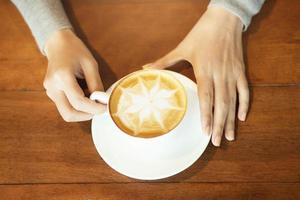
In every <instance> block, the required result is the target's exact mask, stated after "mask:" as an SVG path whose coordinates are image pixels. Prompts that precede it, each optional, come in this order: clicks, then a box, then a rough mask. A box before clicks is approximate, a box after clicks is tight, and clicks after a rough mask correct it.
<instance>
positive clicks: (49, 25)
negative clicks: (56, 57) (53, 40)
mask: <svg viewBox="0 0 300 200" xmlns="http://www.w3.org/2000/svg"><path fill="white" fill-rule="evenodd" d="M11 1H12V2H13V3H14V4H15V5H16V7H17V8H18V10H19V11H20V13H21V14H22V16H23V17H24V19H25V21H26V23H27V24H28V26H29V27H30V29H31V32H32V34H33V36H34V38H35V40H36V42H37V44H38V46H39V48H40V50H41V52H42V53H43V54H44V48H45V43H46V41H47V39H48V38H49V36H50V35H51V34H52V33H53V32H55V31H57V30H60V29H65V28H72V26H71V24H70V22H69V20H68V18H67V16H66V14H65V11H64V9H63V6H62V4H61V1H60V0H11Z"/></svg>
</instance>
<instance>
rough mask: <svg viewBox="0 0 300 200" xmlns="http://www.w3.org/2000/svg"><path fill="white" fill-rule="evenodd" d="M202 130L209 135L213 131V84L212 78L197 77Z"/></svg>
mask: <svg viewBox="0 0 300 200" xmlns="http://www.w3.org/2000/svg"><path fill="white" fill-rule="evenodd" d="M197 85H198V95H199V102H200V111H201V119H202V120H201V124H202V130H203V132H204V133H205V134H207V135H209V134H210V133H211V129H212V105H213V83H212V80H211V79H210V77H207V76H202V77H197Z"/></svg>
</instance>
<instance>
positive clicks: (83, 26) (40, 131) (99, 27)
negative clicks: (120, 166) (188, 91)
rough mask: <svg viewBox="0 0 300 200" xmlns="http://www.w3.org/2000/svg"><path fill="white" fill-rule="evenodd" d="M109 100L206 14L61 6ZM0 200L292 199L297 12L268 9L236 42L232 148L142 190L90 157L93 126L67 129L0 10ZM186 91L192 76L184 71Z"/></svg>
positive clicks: (299, 128)
mask: <svg viewBox="0 0 300 200" xmlns="http://www.w3.org/2000/svg"><path fill="white" fill-rule="evenodd" d="M64 4H65V7H66V10H67V12H68V15H69V17H70V19H71V21H72V23H73V24H74V27H75V29H76V31H77V32H78V33H79V35H80V36H81V37H82V38H83V40H84V41H85V42H86V43H87V44H88V46H89V47H90V48H91V49H92V51H93V53H94V55H95V57H96V59H97V60H98V62H99V64H100V66H101V74H102V77H103V81H104V85H105V87H106V88H108V87H109V86H110V85H111V84H112V83H113V82H115V81H116V80H117V79H119V78H120V77H122V76H124V75H126V74H128V73H129V72H132V71H135V70H137V69H139V68H140V66H141V65H143V64H145V63H148V62H151V61H153V60H155V59H157V58H159V57H161V56H163V55H164V54H165V53H167V52H168V51H169V50H171V49H172V48H174V47H175V46H176V44H178V43H179V42H180V40H181V39H182V38H183V37H184V36H185V35H186V34H187V32H188V31H189V30H190V29H191V27H192V26H193V25H194V24H195V22H196V21H197V19H198V18H199V17H200V16H201V14H202V13H203V12H204V10H205V8H206V6H207V1H200V0H160V1H159V0H142V1H140V0H98V1H97V0H88V1H80V0H72V1H71V0H70V1H65V3H64ZM0 19H1V28H0V132H1V133H0V184H1V185H0V199H5V200H7V199H22V200H24V199H85V200H87V199H90V200H95V199H101V200H103V199H122V200H127V199H129V200H131V199H159V200H160V199H230V200H232V199H257V200H260V199H264V200H266V199H272V200H274V199H292V200H296V199H300V183H299V182H300V28H299V27H300V26H299V25H300V4H299V1H298V0H290V1H283V0H282V1H279V0H278V1H275V0H268V1H267V2H266V3H265V5H264V7H263V9H262V10H261V13H260V14H259V15H258V16H256V17H255V18H254V19H253V22H252V25H251V27H250V28H249V30H248V31H247V32H246V33H244V37H243V38H244V50H245V62H246V65H247V75H248V78H249V81H250V85H251V109H250V113H249V117H248V119H247V121H246V122H244V123H240V122H239V123H238V125H237V140H236V141H235V142H227V141H223V143H222V147H221V148H214V147H213V146H212V145H211V144H210V145H209V146H208V148H207V150H206V151H205V153H204V154H203V155H202V157H201V158H200V159H199V160H198V161H197V162H196V163H195V164H194V165H192V166H191V167H190V168H189V169H187V170H185V171H184V172H182V173H180V174H178V175H176V176H174V177H171V178H167V179H164V180H159V181H151V182H148V181H138V180H134V179H130V178H127V177H125V176H122V175H120V174H118V173H117V172H115V171H114V170H112V169H111V168H110V167H109V166H108V165H107V164H105V163H104V161H103V160H102V159H101V158H100V157H99V156H98V154H97V152H96V149H95V147H94V145H93V142H92V138H91V133H90V122H84V123H65V122H64V121H63V120H62V119H61V117H60V116H59V115H58V113H57V111H56V108H55V106H54V104H53V103H52V102H51V101H50V100H49V99H48V98H47V96H46V95H45V92H44V89H43V86H42V81H43V77H44V73H45V70H46V66H47V61H46V59H45V57H43V56H42V55H41V54H40V52H39V51H38V49H37V47H36V45H35V43H34V40H33V38H32V36H31V34H30V31H29V29H28V27H27V26H26V24H25V23H24V21H23V19H22V17H21V16H20V15H19V13H18V11H17V10H16V9H15V7H14V6H13V5H12V4H11V3H10V2H9V1H8V0H0ZM180 72H181V73H183V74H185V75H187V76H188V77H190V78H192V79H194V77H193V73H192V69H191V68H190V67H187V68H183V69H181V70H180Z"/></svg>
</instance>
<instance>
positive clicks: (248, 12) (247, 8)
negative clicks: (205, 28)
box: [209, 0, 265, 30]
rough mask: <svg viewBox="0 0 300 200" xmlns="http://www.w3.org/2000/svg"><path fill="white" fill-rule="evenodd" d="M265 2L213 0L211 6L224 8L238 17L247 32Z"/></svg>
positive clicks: (258, 0)
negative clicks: (252, 19)
mask: <svg viewBox="0 0 300 200" xmlns="http://www.w3.org/2000/svg"><path fill="white" fill-rule="evenodd" d="M264 2H265V0H211V1H210V3H209V6H220V7H223V8H225V9H227V10H228V11H229V12H231V13H233V14H234V15H236V16H238V17H239V18H240V19H241V21H242V23H243V24H244V30H246V29H247V28H248V26H249V25H250V22H251V18H252V17H253V16H254V15H255V14H257V13H258V12H259V10H260V8H261V7H262V5H263V3H264Z"/></svg>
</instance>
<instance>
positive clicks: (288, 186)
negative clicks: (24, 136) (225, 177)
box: [0, 183, 300, 200]
mask: <svg viewBox="0 0 300 200" xmlns="http://www.w3.org/2000/svg"><path fill="white" fill-rule="evenodd" d="M299 187H300V185H299V183H271V184H269V183H216V184H210V183H200V184H197V183H193V184H189V183H129V184H70V185H65V184H50V185H48V184H46V185H25V186H23V185H8V186H0V192H1V197H2V198H3V199H5V200H19V199H20V200H24V199H30V200H35V199H55V200H65V199H84V200H98V199H101V200H124V199H130V200H135V199H144V200H161V199H164V200H181V199H182V200H186V199H188V200H199V199H207V200H215V199H223V200H232V199H240V200H243V199H244V200H249V199H251V200H261V199H264V200H274V199H282V200H295V199H297V198H298V197H299V195H300V191H299ZM16 194H18V196H16Z"/></svg>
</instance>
